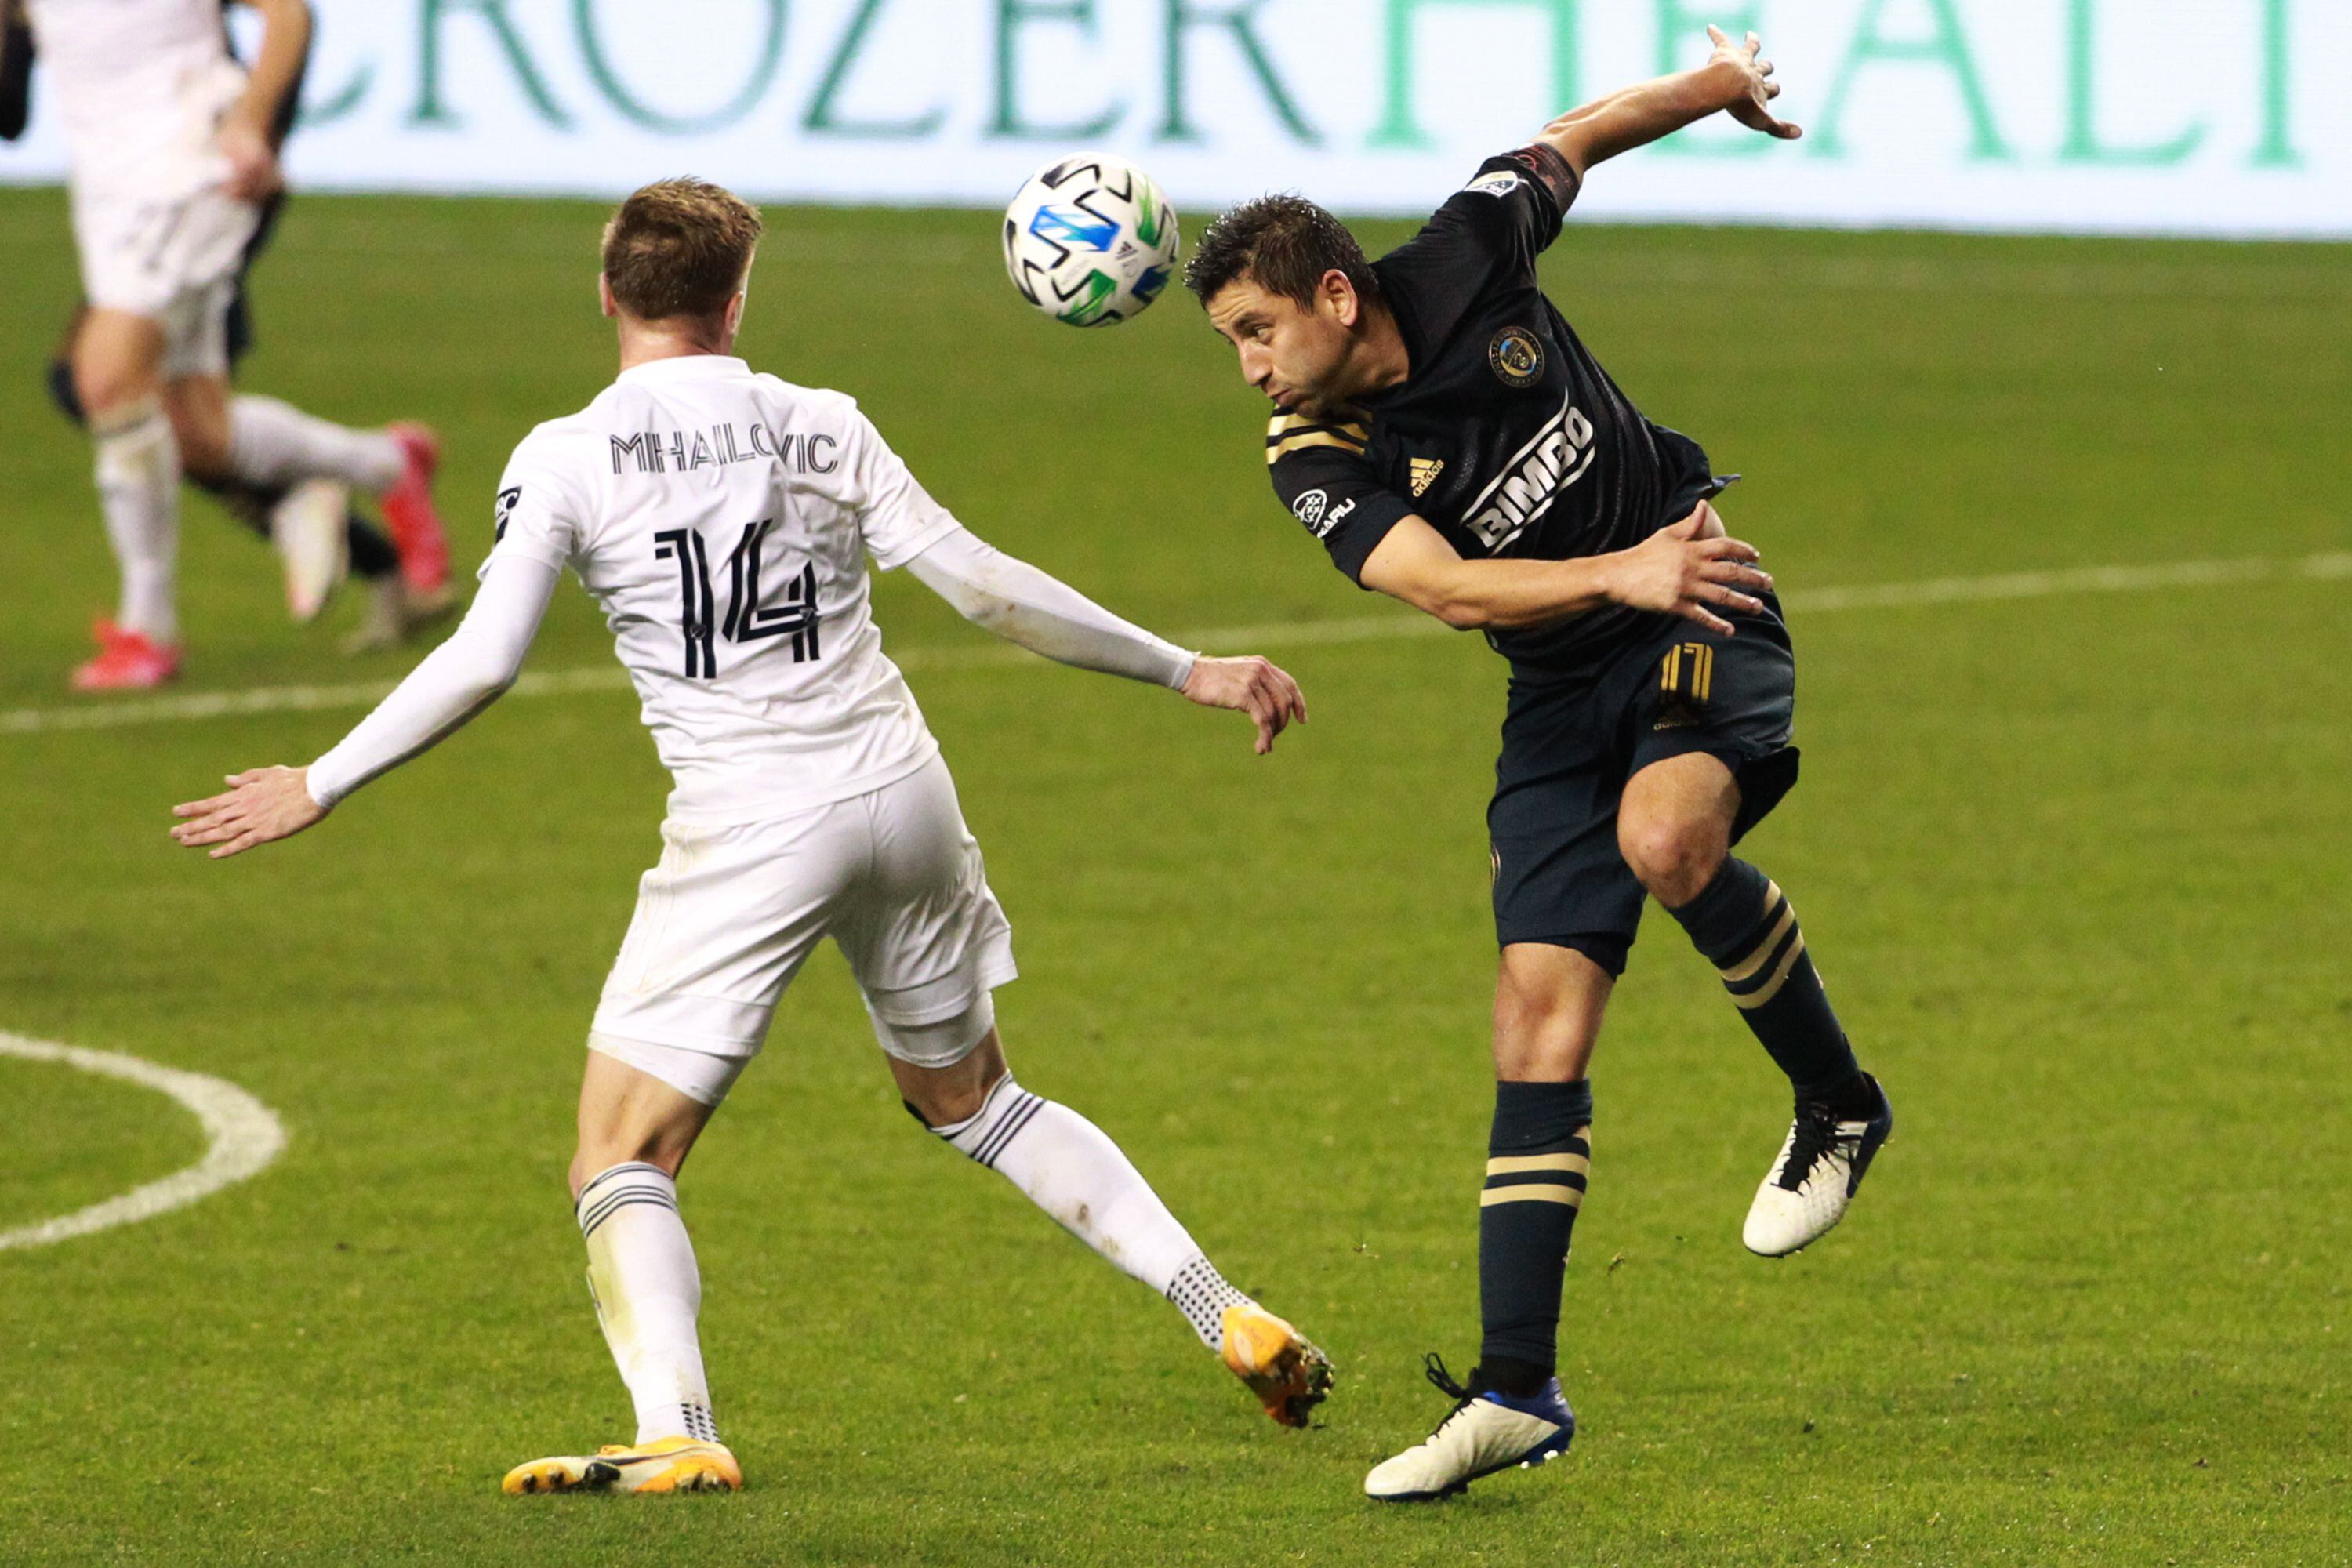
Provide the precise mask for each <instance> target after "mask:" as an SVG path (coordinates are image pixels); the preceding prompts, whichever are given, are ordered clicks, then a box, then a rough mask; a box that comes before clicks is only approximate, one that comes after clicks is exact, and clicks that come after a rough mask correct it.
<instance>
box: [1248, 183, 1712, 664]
mask: <svg viewBox="0 0 2352 1568" xmlns="http://www.w3.org/2000/svg"><path fill="white" fill-rule="evenodd" d="M1576 187H1577V180H1576V174H1575V172H1574V171H1573V170H1571V169H1570V167H1569V166H1568V162H1567V160H1566V159H1564V158H1562V157H1561V156H1560V155H1559V153H1557V152H1555V151H1554V150H1553V149H1552V148H1550V147H1549V146H1546V145H1543V144H1541V143H1538V144H1537V145H1534V146H1531V147H1523V148H1521V149H1519V150H1518V151H1517V152H1515V153H1505V154H1503V155H1502V156H1500V157H1496V158H1490V159H1488V160H1487V161H1486V163H1484V164H1482V165H1481V166H1480V168H1479V171H1478V175H1477V177H1476V178H1475V179H1473V180H1472V181H1471V182H1470V183H1469V184H1467V185H1465V186H1464V187H1463V188H1462V189H1461V190H1459V191H1457V192H1455V193H1454V195H1453V197H1452V198H1451V199H1449V200H1448V201H1447V202H1446V203H1445V205H1444V206H1441V207H1439V208H1438V209H1437V212H1436V214H1435V216H1433V217H1432V218H1431V219H1430V220H1429V223H1428V224H1427V226H1424V227H1423V229H1422V231H1421V232H1420V233H1419V234H1417V235H1415V236H1414V237H1412V239H1410V240H1408V241H1407V242H1406V243H1404V244H1403V245H1402V246H1399V247H1397V248H1396V249H1394V250H1392V251H1391V252H1389V254H1388V255H1386V256H1384V257H1382V258H1380V259H1379V260H1378V261H1375V262H1374V263H1372V271H1373V273H1374V274H1375V275H1376V276H1377V277H1378V278H1379V279H1380V286H1381V299H1382V300H1383V301H1384V302H1385V303H1386V304H1387V305H1388V307H1389V309H1390V310H1392V311H1393V312H1394V313H1395V316H1396V321H1397V327H1398V330H1399V331H1401V332H1402V335H1403V338H1404V344H1405V350H1406V353H1407V354H1408V356H1409V359H1410V365H1411V368H1410V370H1409V372H1408V374H1407V375H1406V378H1405V380H1404V381H1403V382H1402V383H1401V384H1398V385H1396V386H1394V387H1391V388H1390V389H1389V390H1388V391H1386V392H1383V393H1381V394H1379V395H1376V396H1373V397H1370V398H1367V399H1365V400H1363V402H1362V403H1361V404H1360V405H1358V406H1357V407H1355V408H1352V409H1350V410H1349V411H1347V412H1345V413H1343V414H1334V415H1332V416H1330V417H1329V418H1328V419H1327V420H1320V421H1318V420H1313V419H1308V418H1306V417H1304V416H1297V415H1284V416H1278V417H1276V419H1275V421H1274V423H1273V424H1272V425H1271V426H1269V427H1268V429H1267V432H1266V462H1267V464H1268V466H1269V468H1270V470H1271V472H1272V474H1273V478H1274V488H1275V493H1276V494H1277V495H1278V496H1280V497H1281V498H1282V502H1283V504H1284V505H1285V506H1286V507H1288V508H1289V509H1290V510H1291V512H1292V514H1293V515H1294V516H1296V517H1297V519H1298V521H1300V522H1302V523H1304V524H1305V525H1306V526H1307V531H1309V532H1311V533H1313V534H1314V535H1315V537H1316V538H1318V539H1319V540H1321V541H1322V542H1323V545H1324V548H1325V549H1327V550H1328V551H1329V552H1331V560H1332V563H1333V564H1335V565H1337V566H1338V567H1339V570H1340V571H1342V572H1344V573H1346V574H1348V576H1349V578H1350V579H1353V580H1355V581H1356V582H1357V583H1358V585H1359V586H1360V585H1361V582H1362V574H1363V568H1364V562H1365V560H1366V558H1367V557H1369V556H1370V554H1371V552H1372V550H1373V547H1374V546H1376V545H1378V544H1379V543H1380V542H1381V539H1383V538H1384V537H1386V536H1387V534H1388V531H1390V530H1391V529H1392V528H1394V527H1395V526H1396V525H1397V523H1398V522H1399V521H1402V519H1404V518H1406V517H1408V516H1418V517H1420V518H1421V519H1423V521H1426V522H1428V523H1429V524H1430V525H1431V526H1432V527H1433V528H1435V529H1436V530H1437V531H1438V532H1440V533H1441V534H1443V535H1444V537H1445V540H1446V542H1448V543H1450V544H1452V545H1453V546H1454V549H1455V550H1456V551H1457V552H1460V553H1461V554H1462V555H1463V556H1464V557H1465V559H1468V560H1479V559H1486V558H1494V557H1510V558H1519V559H1527V560H1538V561H1561V560H1567V559H1570V557H1574V556H1583V555H1599V554H1602V553H1605V552H1610V551H1614V550H1622V549H1625V548H1627V547H1628V546H1631V545H1633V544H1637V543H1639V542H1641V541H1642V540H1643V539H1645V538H1647V537H1648V536H1649V535H1651V534H1652V533H1654V532H1655V531H1658V530H1659V529H1661V528H1663V527H1664V526H1665V525H1666V524H1668V523H1670V522H1673V521H1675V520H1676V519H1677V518H1680V517H1682V516H1685V515H1686V514H1687V513H1688V512H1689V511H1690V510H1691V508H1692V507H1693V506H1695V505H1696V504H1697V502H1698V500H1700V499H1701V498H1702V497H1705V496H1707V495H1711V494H1713V493H1714V492H1715V491H1716V490H1717V489H1720V488H1721V486H1720V484H1719V483H1717V481H1715V480H1713V479H1711V478H1710V476H1709V473H1708V468H1707V460H1706V453H1705V452H1704V451H1702V450H1700V449H1699V447H1698V445H1697V443H1696V442H1694V441H1692V440H1690V439H1689V438H1688V437H1685V436H1682V435H1680V434H1677V433H1676V432H1675V431H1672V430H1668V429H1665V428H1664V427H1663V426H1656V425H1653V424H1651V423H1650V422H1649V421H1648V420H1647V419H1645V418H1643V416H1642V414H1641V411H1640V410H1639V409H1637V408H1635V407H1634V406H1633V404H1632V403H1631V402H1630V401H1629V400H1628V399H1627V398H1626V396H1625V395H1624V394H1623V393H1622V392H1620V391H1619V390H1618V389H1617V384H1615V383H1614V382H1612V381H1611V380H1610V379H1609V375H1608V373H1606V372H1605V371H1603V370H1602V369H1601V366H1600V364H1599V363H1598V362H1596V361H1595V360H1594V359H1593V357H1592V355H1591V353H1588V352H1587V351H1586V350H1585V347H1584V345H1583V344H1582V343H1581V342H1578V341H1577V337H1576V334H1575V333H1574V332H1573V331H1570V329H1569V325H1568V322H1567V321H1564V320H1563V319H1562V318H1561V316H1560V313H1559V310H1555V309H1554V308H1553V307H1552V303H1551V301H1550V300H1547V299H1546V298H1545V297H1544V294H1543V290H1542V289H1541V287H1540V286H1539V285H1538V283H1537V280H1536V258H1537V257H1538V255H1540V254H1541V253H1542V251H1543V250H1544V248H1545V247H1547V246H1549V244H1551V242H1552V240H1553V239H1554V238H1556V237H1558V236H1559V226H1560V219H1561V217H1562V216H1564V215H1565V214H1566V213H1567V211H1568V206H1569V204H1570V202H1571V201H1573V200H1574V199H1575V197H1576ZM1656 619H1657V617H1655V616H1650V615H1647V614H1645V613H1643V612H1641V611H1637V610H1629V609H1624V608H1622V607H1618V606H1611V607H1608V608H1605V609H1601V610H1596V611H1593V612H1591V613H1590V614H1587V615H1582V616H1572V617H1570V618H1569V619H1567V620H1564V621H1559V622H1556V623H1553V624H1552V625H1550V626H1531V627H1523V628H1518V629H1514V630H1508V631H1496V632H1489V633H1488V634H1487V640H1488V641H1489V642H1490V643H1492V644H1493V645H1494V647H1495V648H1496V651H1497V652H1499V653H1502V654H1503V655H1505V656H1506V657H1507V658H1510V659H1511V660H1512V662H1513V663H1514V664H1518V665H1527V666H1533V667H1537V668H1560V667H1562V666H1575V665H1581V664H1583V663H1585V662H1587V661H1588V659H1589V658H1590V656H1591V654H1593V653H1594V652H1595V651H1597V650H1599V649H1601V648H1603V647H1610V646H1613V645H1614V644H1616V643H1619V642H1621V641H1622V640H1623V639H1624V638H1626V637H1629V636H1631V635H1634V634H1636V633H1637V632H1639V631H1641V630H1642V629H1643V628H1644V627H1646V626H1651V625H1654V623H1655V621H1656Z"/></svg>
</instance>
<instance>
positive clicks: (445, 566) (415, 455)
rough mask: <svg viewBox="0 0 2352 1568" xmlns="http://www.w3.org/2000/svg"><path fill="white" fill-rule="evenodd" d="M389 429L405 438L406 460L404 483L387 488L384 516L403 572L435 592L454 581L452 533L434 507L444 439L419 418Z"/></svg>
mask: <svg viewBox="0 0 2352 1568" xmlns="http://www.w3.org/2000/svg"><path fill="white" fill-rule="evenodd" d="M384 432H385V434H387V435H389V436H390V437H392V438H393V439H394V441H397V442H399V443H400V456H401V459H402V468H401V474H400V479H399V482H398V483H396V484H394V486H393V487H392V489H388V490H386V491H384V492H383V521H385V522H386V523H388V524H390V525H391V528H392V542H393V547H394V549H396V550H398V551H399V552H400V574H401V576H402V577H403V578H404V579H405V580H406V581H407V584H408V585H409V586H410V587H411V588H413V589H415V591H416V592H417V593H419V594H425V595H430V594H435V593H437V592H439V591H440V590H441V589H443V588H446V586H447V585H448V583H449V536H448V535H447V534H446V533H444V532H443V531H441V519H440V516H439V515H438V514H437V513H436V512H435V511H434V510H433V474H434V470H436V468H440V466H441V442H440V440H439V438H438V437H436V436H435V435H434V434H433V431H432V429H431V427H430V426H424V425H419V424H415V423H414V422H413V421H403V422H402V423H400V424H397V425H387V426H384Z"/></svg>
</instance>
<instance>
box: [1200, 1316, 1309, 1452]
mask: <svg viewBox="0 0 2352 1568" xmlns="http://www.w3.org/2000/svg"><path fill="white" fill-rule="evenodd" d="M1224 1329H1225V1348H1224V1352H1223V1354H1224V1360H1225V1365H1226V1366H1227V1367H1228V1368H1230V1369H1231V1370H1232V1372H1233V1374H1234V1376H1235V1377H1238V1378H1240V1379H1241V1380H1242V1381H1243V1382H1244V1383H1245V1384H1249V1391H1250V1392H1251V1393H1252V1394H1255V1395H1257V1401H1258V1403H1259V1404H1260V1405H1265V1413H1266V1414H1267V1415H1271V1416H1273V1417H1274V1418H1275V1419H1276V1421H1279V1422H1281V1423H1282V1424H1283V1425H1284V1426H1306V1425H1307V1413H1308V1412H1310V1411H1312V1410H1313V1409H1314V1408H1315V1407H1316V1406H1317V1405H1320V1404H1322V1403H1323V1401H1325V1400H1326V1399H1328V1398H1329V1397H1330V1396H1331V1358H1330V1357H1329V1356H1327V1355H1325V1354H1324V1353H1323V1352H1321V1351H1319V1350H1317V1349H1316V1348H1315V1347H1314V1346H1313V1345H1312V1344H1310V1343H1308V1342H1307V1339H1306V1337H1305V1336H1304V1335H1302V1334H1301V1333H1299V1331H1297V1329H1294V1328H1292V1327H1291V1326H1290V1325H1289V1324H1288V1323H1286V1322H1284V1321H1282V1320H1281V1319H1280V1318H1277V1317H1276V1316H1275V1315H1274V1314H1273V1313H1272V1312H1269V1311H1267V1310H1265V1308H1264V1307H1261V1306H1259V1305H1258V1304H1257V1303H1256V1302H1255V1301H1244V1302H1240V1303H1238V1304H1236V1305H1234V1306H1231V1307H1228V1308H1226V1309H1225V1312H1224Z"/></svg>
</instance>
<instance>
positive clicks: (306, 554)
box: [269, 479, 351, 626]
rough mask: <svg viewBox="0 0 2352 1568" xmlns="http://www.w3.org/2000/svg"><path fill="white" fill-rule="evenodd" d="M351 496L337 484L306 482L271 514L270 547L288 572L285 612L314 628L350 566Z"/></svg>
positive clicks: (290, 491)
mask: <svg viewBox="0 0 2352 1568" xmlns="http://www.w3.org/2000/svg"><path fill="white" fill-rule="evenodd" d="M350 502H351V492H350V491H349V490H347V489H344V488H343V487H342V486H341V485H339V484H337V483H336V482H335V481H334V480H332V479H305V480H303V481H302V482H301V483H300V484H299V485H296V486H295V487H294V488H293V489H290V490H288V491H287V492H286V495H285V499H283V500H280V501H279V502H278V504H277V505H276V506H275V507H273V508H271V509H270V512H269V542H270V543H271V544H272V545H273V546H275V547H276V549H277V551H278V560H279V561H280V562H282V563H284V565H285V568H286V612H287V614H289V615H290V616H293V617H294V624H295V625H296V626H309V625H310V623H311V622H312V621H315V620H317V619H318V618H319V612H320V611H321V610H323V609H325V608H326V607H327V601H328V600H329V599H331V598H332V597H334V594H335V590H336V589H337V588H338V587H340V586H341V584H342V581H343V574H344V573H345V572H346V571H347V570H349V568H350V564H351V561H350V556H349V554H348V553H347V551H346V547H345V540H344V532H343V523H344V519H345V517H346V516H347V515H348V510H349V507H350Z"/></svg>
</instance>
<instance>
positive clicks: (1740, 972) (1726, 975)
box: [1723, 899, 1797, 985]
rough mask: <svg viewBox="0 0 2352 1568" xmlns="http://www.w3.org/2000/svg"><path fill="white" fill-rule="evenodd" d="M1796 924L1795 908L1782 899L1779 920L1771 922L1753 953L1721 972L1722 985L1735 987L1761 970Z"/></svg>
mask: <svg viewBox="0 0 2352 1568" xmlns="http://www.w3.org/2000/svg"><path fill="white" fill-rule="evenodd" d="M1796 922H1797V906H1796V905H1794V904H1792V903H1790V902H1789V901H1788V900H1785V899H1783V900H1781V901H1780V919H1779V920H1778V921H1774V922H1773V925H1772V929H1771V931H1769V933H1767V935H1766V936H1765V938H1764V940H1763V941H1762V942H1758V943H1757V944H1756V951H1755V952H1751V953H1749V954H1748V956H1747V957H1745V958H1743V959H1741V960H1740V961H1739V962H1738V963H1735V964H1733V965H1732V966H1731V967H1730V968H1728V969H1727V970H1725V971H1723V983H1724V984H1726V985H1737V984H1738V983H1739V982H1741V981H1743V980H1745V979H1747V978H1748V976H1749V975H1751V974H1753V973H1756V972H1757V971H1758V970H1759V969H1761V968H1763V967H1764V963H1765V961H1766V960H1767V959H1769V958H1770V957H1771V956H1772V950H1773V949H1774V948H1776V947H1779V946H1780V939H1781V938H1782V937H1784V936H1786V935H1788V934H1789V928H1790V926H1792V925H1794V924H1796Z"/></svg>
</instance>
